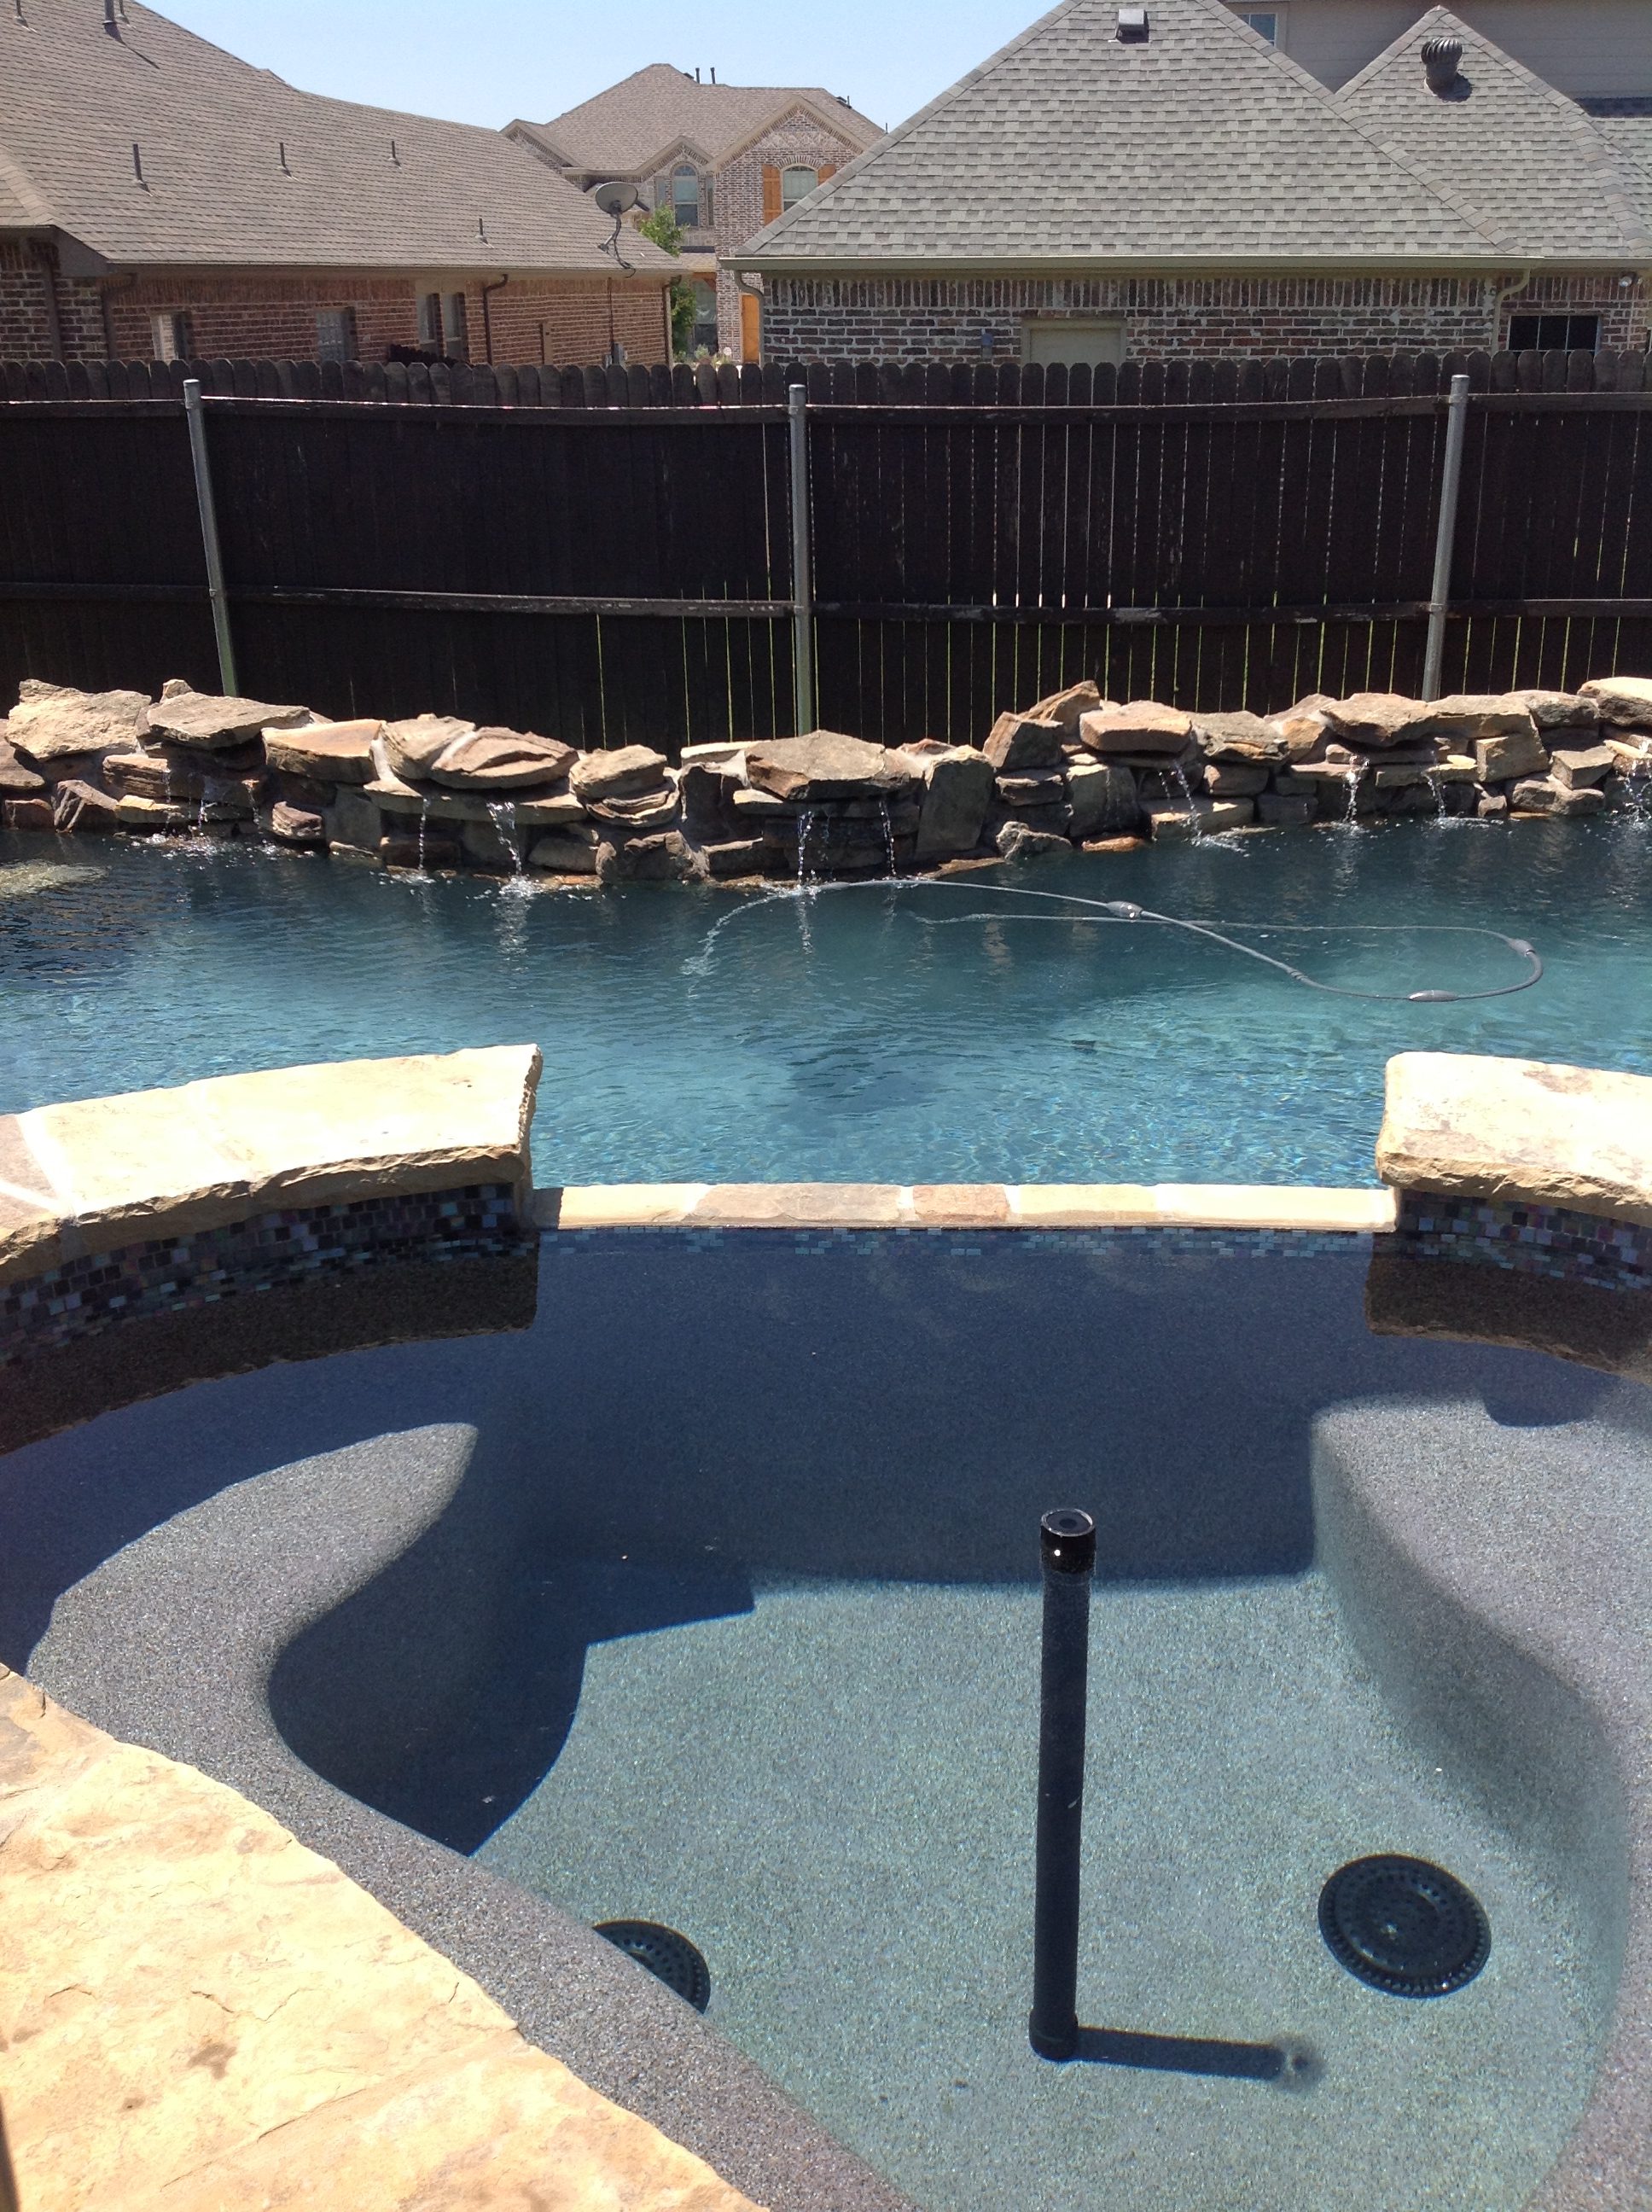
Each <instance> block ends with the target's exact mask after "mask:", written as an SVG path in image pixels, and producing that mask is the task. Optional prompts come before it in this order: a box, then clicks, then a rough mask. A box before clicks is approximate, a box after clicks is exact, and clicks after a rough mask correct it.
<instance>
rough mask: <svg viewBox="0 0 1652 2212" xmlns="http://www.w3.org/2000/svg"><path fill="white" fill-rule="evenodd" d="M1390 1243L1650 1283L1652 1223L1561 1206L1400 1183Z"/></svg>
mask: <svg viewBox="0 0 1652 2212" xmlns="http://www.w3.org/2000/svg"><path fill="white" fill-rule="evenodd" d="M1394 1249H1395V1250H1396V1251H1399V1252H1403V1253H1405V1254H1406V1255H1407V1256H1415V1257H1419V1258H1423V1259H1440V1260H1467V1261H1474V1262H1476V1263H1477V1264H1479V1265H1480V1266H1489V1267H1503V1268H1508V1269H1509V1270H1511V1271H1512V1272H1514V1273H1517V1274H1526V1275H1546V1276H1548V1277H1550V1278H1551V1279H1553V1280H1555V1281H1558V1282H1568V1283H1596V1284H1599V1285H1602V1286H1603V1287H1606V1288H1609V1289H1614V1290H1625V1291H1633V1290H1652V1229H1648V1228H1644V1227H1643V1226H1642V1225H1640V1224H1639V1223H1637V1222H1633V1221H1609V1220H1605V1219H1602V1218H1600V1216H1598V1215H1595V1214H1592V1213H1576V1212H1571V1211H1570V1209H1569V1208H1567V1207H1564V1206H1533V1205H1519V1204H1515V1205H1503V1204H1497V1203H1494V1202H1493V1201H1491V1200H1485V1199H1477V1198H1447V1197H1438V1196H1433V1195H1430V1194H1429V1193H1427V1192H1424V1191H1403V1192H1401V1194H1400V1218H1399V1221H1398V1224H1397V1225H1396V1227H1395V1231H1394Z"/></svg>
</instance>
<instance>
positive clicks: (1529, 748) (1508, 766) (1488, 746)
mask: <svg viewBox="0 0 1652 2212" xmlns="http://www.w3.org/2000/svg"><path fill="white" fill-rule="evenodd" d="M1474 765H1475V768H1476V769H1477V770H1478V772H1479V780H1480V781H1481V782H1482V783H1510V782H1512V781H1514V779H1515V777H1516V776H1522V775H1546V774H1547V772H1548V767H1549V756H1548V754H1547V752H1546V750H1545V749H1544V744H1543V740H1542V739H1541V738H1540V737H1539V736H1538V734H1537V732H1536V730H1535V729H1534V728H1527V729H1525V730H1521V731H1511V732H1509V734H1508V735H1507V736H1506V737H1488V738H1481V739H1480V740H1479V743H1478V744H1476V745H1475V747H1474Z"/></svg>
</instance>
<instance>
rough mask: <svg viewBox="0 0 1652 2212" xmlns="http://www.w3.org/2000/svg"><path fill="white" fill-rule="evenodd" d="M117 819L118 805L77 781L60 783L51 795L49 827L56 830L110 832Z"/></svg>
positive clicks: (118, 813)
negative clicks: (106, 830)
mask: <svg viewBox="0 0 1652 2212" xmlns="http://www.w3.org/2000/svg"><path fill="white" fill-rule="evenodd" d="M119 819H120V801H119V800H118V799H112V798H111V797H110V795H109V793H107V792H106V791H100V790H98V789H97V787H96V786H95V785H94V784H89V783H83V782H82V781H79V780H78V779H77V778H74V779H71V780H70V781H69V782H67V783H60V784H59V785H58V788H57V791H56V793H54V794H53V798H52V827H53V828H54V829H63V830H74V831H82V832H83V831H85V830H88V829H113V828H114V826H115V824H116V823H117V822H118V820H119Z"/></svg>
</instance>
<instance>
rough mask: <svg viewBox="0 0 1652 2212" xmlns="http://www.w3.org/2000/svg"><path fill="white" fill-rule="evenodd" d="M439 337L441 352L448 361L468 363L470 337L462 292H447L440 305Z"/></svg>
mask: <svg viewBox="0 0 1652 2212" xmlns="http://www.w3.org/2000/svg"><path fill="white" fill-rule="evenodd" d="M441 337H442V351H443V352H444V353H445V354H446V356H447V358H448V360H449V361H469V359H470V358H471V337H470V331H469V328H468V326H467V325H466V323H465V295H464V293H463V292H449V293H448V295H447V296H446V298H445V299H444V300H443V301H442V303H441Z"/></svg>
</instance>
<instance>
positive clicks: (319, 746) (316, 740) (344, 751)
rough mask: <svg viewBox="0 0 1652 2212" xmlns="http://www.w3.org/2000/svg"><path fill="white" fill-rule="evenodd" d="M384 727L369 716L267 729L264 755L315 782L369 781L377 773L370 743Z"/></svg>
mask: <svg viewBox="0 0 1652 2212" xmlns="http://www.w3.org/2000/svg"><path fill="white" fill-rule="evenodd" d="M383 730H384V724H383V723H382V722H379V721H374V720H361V721H355V722H311V723H307V724H305V725H303V726H301V727H299V728H297V729H292V730H287V729H268V730H266V731H265V732H264V758H265V760H267V761H268V762H269V763H270V767H271V768H273V769H282V770H283V771H284V772H285V773H286V774H288V775H303V776H309V777H311V778H312V779H313V781H316V782H317V783H371V782H372V781H373V779H374V774H375V773H376V770H375V767H374V757H373V747H374V741H375V740H376V739H377V738H379V737H380V735H381V733H382V732H383Z"/></svg>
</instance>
